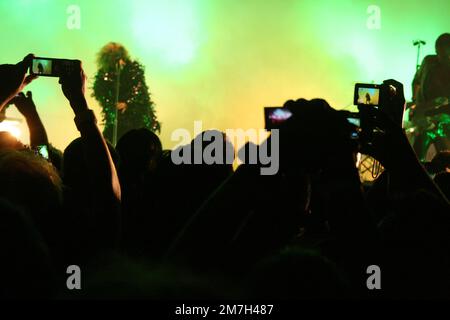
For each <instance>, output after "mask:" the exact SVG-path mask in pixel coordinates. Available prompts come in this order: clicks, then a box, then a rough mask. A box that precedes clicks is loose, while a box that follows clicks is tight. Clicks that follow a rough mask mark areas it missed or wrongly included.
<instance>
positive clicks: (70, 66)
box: [30, 57, 75, 77]
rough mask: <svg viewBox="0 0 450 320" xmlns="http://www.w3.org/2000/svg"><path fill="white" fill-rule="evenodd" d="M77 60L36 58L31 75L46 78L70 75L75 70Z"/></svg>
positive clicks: (31, 68)
mask: <svg viewBox="0 0 450 320" xmlns="http://www.w3.org/2000/svg"><path fill="white" fill-rule="evenodd" d="M74 67H75V60H68V59H54V58H38V57H36V58H34V59H33V61H32V63H31V66H30V73H31V74H37V75H39V76H46V77H60V76H61V75H63V74H69V73H71V72H72V71H73V70H74Z"/></svg>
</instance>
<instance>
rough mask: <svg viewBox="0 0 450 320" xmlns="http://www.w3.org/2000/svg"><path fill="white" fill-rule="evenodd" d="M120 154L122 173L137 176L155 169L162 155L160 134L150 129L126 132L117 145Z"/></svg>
mask: <svg viewBox="0 0 450 320" xmlns="http://www.w3.org/2000/svg"><path fill="white" fill-rule="evenodd" d="M116 149H117V152H118V153H119V155H120V170H119V171H120V173H121V175H122V174H125V175H127V176H128V177H131V178H132V177H137V176H141V175H142V174H145V173H146V172H149V171H150V172H151V171H154V170H155V168H156V166H157V164H158V161H159V160H160V158H161V155H162V144H161V141H160V140H159V138H158V136H157V135H156V134H154V133H153V132H151V131H150V130H148V129H145V128H142V129H133V130H130V131H128V132H127V133H125V134H124V135H123V136H122V137H121V138H120V140H119V142H118V143H117V146H116Z"/></svg>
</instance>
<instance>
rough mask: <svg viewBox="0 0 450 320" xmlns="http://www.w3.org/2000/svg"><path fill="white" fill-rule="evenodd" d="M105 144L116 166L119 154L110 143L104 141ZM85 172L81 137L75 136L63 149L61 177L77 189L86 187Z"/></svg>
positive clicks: (86, 178)
mask: <svg viewBox="0 0 450 320" xmlns="http://www.w3.org/2000/svg"><path fill="white" fill-rule="evenodd" d="M106 144H107V146H108V149H109V153H110V154H111V158H112V160H113V162H114V165H115V166H116V167H117V166H118V164H119V156H118V154H117V152H116V150H115V149H114V147H113V146H112V145H111V143H109V142H106ZM87 172H88V171H87V163H86V157H85V151H84V147H83V139H82V138H77V139H75V140H73V141H72V142H71V143H70V144H69V145H68V146H67V147H66V149H65V150H64V154H63V177H62V178H63V181H64V185H66V186H68V187H70V188H72V189H76V190H79V191H82V190H84V189H86V188H87V187H88V181H89V177H88V174H87Z"/></svg>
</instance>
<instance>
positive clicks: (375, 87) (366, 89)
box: [353, 83, 381, 106]
mask: <svg viewBox="0 0 450 320" xmlns="http://www.w3.org/2000/svg"><path fill="white" fill-rule="evenodd" d="M380 90H381V85H379V84H366V83H357V84H356V85H355V94H354V98H353V104H354V105H356V106H357V105H369V106H379V105H380Z"/></svg>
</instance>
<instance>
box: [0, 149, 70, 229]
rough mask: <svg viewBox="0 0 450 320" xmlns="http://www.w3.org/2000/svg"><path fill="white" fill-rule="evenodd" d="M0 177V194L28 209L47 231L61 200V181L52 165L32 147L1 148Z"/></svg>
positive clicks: (36, 222) (38, 224)
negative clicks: (27, 148) (26, 148)
mask: <svg viewBox="0 0 450 320" xmlns="http://www.w3.org/2000/svg"><path fill="white" fill-rule="evenodd" d="M0 181H1V183H0V197H3V198H5V199H7V200H9V202H11V203H12V204H14V205H15V206H16V207H18V208H20V209H23V210H24V211H25V212H27V213H29V214H30V215H31V217H32V218H33V221H34V222H35V224H36V225H37V227H38V228H39V230H40V231H41V232H43V233H46V232H47V231H45V230H47V229H48V228H51V227H50V225H52V224H54V218H53V214H54V213H56V212H57V210H58V209H59V208H60V206H61V203H62V192H61V189H62V184H61V179H60V177H59V175H58V173H57V172H56V170H55V168H54V167H53V166H52V165H51V164H50V163H49V162H47V161H46V160H44V159H43V158H41V157H39V156H37V155H36V154H34V153H33V152H31V151H14V150H7V151H1V152H0Z"/></svg>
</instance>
